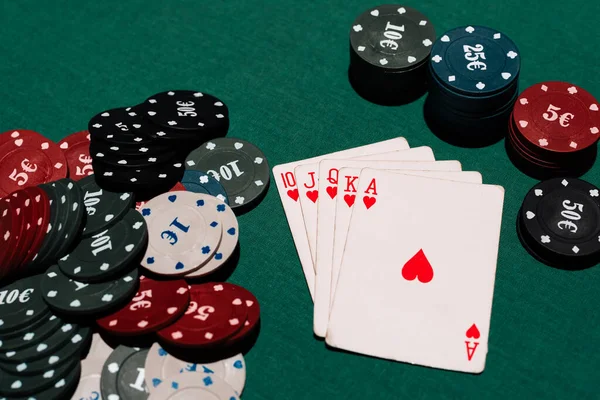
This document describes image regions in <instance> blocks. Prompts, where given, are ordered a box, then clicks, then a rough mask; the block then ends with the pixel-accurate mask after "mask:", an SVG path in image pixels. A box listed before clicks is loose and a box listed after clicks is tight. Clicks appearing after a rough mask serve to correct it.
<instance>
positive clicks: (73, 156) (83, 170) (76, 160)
mask: <svg viewBox="0 0 600 400" xmlns="http://www.w3.org/2000/svg"><path fill="white" fill-rule="evenodd" d="M58 147H60V149H61V150H62V152H63V154H64V155H65V158H66V160H67V165H68V166H69V178H71V179H72V180H74V181H78V180H80V179H82V178H85V177H86V176H88V175H92V174H93V173H94V168H93V167H92V157H91V156H90V133H89V132H88V131H80V132H75V133H73V134H71V135H69V136H67V137H66V138H64V139H62V140H61V141H60V142H58Z"/></svg>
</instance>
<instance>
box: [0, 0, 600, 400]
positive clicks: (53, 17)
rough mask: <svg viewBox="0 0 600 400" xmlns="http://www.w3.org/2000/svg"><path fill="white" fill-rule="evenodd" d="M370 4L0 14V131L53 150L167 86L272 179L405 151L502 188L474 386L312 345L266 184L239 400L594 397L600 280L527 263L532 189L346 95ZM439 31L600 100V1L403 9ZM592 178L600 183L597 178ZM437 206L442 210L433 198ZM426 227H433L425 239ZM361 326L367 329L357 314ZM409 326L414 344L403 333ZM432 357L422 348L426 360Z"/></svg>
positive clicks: (253, 246) (481, 153)
mask: <svg viewBox="0 0 600 400" xmlns="http://www.w3.org/2000/svg"><path fill="white" fill-rule="evenodd" d="M376 4H377V3H373V2H368V1H361V0H329V1H314V0H307V1H294V0H279V1H275V0H273V1H260V0H254V1H251V0H246V1H223V0H214V1H202V0H193V1H192V0H172V1H160V0H143V1H142V0H131V1H126V0H125V1H124V0H120V1H117V0H103V1H81V0H80V1H66V0H54V1H41V0H39V1H35V0H16V1H5V2H3V4H2V7H1V8H0V22H1V23H0V30H1V33H2V34H1V36H0V84H1V86H0V88H1V95H2V96H1V98H0V104H1V108H0V130H1V131H5V130H9V129H14V128H28V129H32V130H36V131H39V132H41V133H43V134H44V135H46V136H48V137H50V138H52V139H54V140H59V139H61V138H62V137H64V136H66V135H67V134H69V133H72V132H75V131H78V130H82V129H85V128H86V127H87V121H88V120H89V119H90V117H91V116H93V115H94V114H96V113H97V112H100V111H102V110H105V109H109V108H113V107H118V106H128V105H132V104H137V103H139V102H141V101H142V100H144V99H145V98H146V97H147V96H149V95H151V94H153V93H156V92H159V91H163V90H168V89H198V90H203V91H206V92H208V93H212V94H215V95H216V96H218V97H219V98H221V99H222V100H223V101H224V102H226V103H227V105H228V106H229V109H230V117H231V128H230V131H229V136H230V137H239V138H243V139H246V140H249V141H250V142H253V143H255V144H256V145H258V146H259V147H260V148H261V149H262V150H263V151H264V152H265V154H266V155H267V157H268V160H269V163H270V165H271V166H274V165H277V164H280V163H285V162H289V161H294V160H298V159H303V158H308V157H311V156H315V155H320V154H324V153H328V152H332V151H336V150H341V149H345V148H349V147H353V146H359V145H364V144H368V143H372V142H375V141H380V140H384V139H389V138H392V137H395V136H404V137H406V138H407V140H408V141H409V143H410V145H411V146H412V147H415V146H430V147H432V148H433V150H434V152H435V155H436V158H437V159H439V160H444V159H448V160H452V159H457V160H460V161H461V162H462V166H463V169H464V170H475V171H480V172H481V173H482V174H483V177H484V182H485V183H490V184H498V185H502V186H504V188H505V189H506V201H505V207H504V217H503V226H502V232H501V243H500V245H501V246H500V252H499V259H498V271H497V278H496V286H495V294H494V302H493V312H492V321H491V331H490V336H489V353H488V357H487V365H486V369H485V371H484V372H483V373H482V374H480V375H469V374H462V373H456V372H448V371H441V370H434V369H428V368H423V367H418V366H410V365H407V364H402V363H395V362H390V361H385V360H379V359H374V358H369V357H364V356H360V355H353V354H347V353H342V352H336V351H332V350H330V349H327V348H325V346H324V343H323V341H321V340H317V339H315V338H314V337H313V334H312V302H311V300H310V297H309V294H308V290H307V287H306V284H305V281H304V277H303V274H302V270H301V267H300V264H299V261H298V257H297V255H296V251H295V247H294V245H293V242H292V238H291V234H290V232H289V229H288V226H287V222H286V219H285V216H284V213H283V208H282V206H281V202H280V200H279V198H278V196H277V192H276V188H275V185H274V184H273V185H271V187H270V189H269V193H268V195H267V197H266V199H265V200H264V201H263V202H262V203H261V204H260V205H259V206H258V207H257V208H256V209H255V210H253V211H252V212H251V213H248V214H246V215H243V216H241V217H240V231H241V232H240V233H241V237H240V241H241V260H240V262H239V265H238V267H237V269H236V270H235V271H234V273H233V274H232V276H231V277H230V281H231V282H234V283H237V284H241V285H243V286H244V287H246V288H248V289H250V290H251V291H252V292H253V293H254V294H255V295H256V296H257V297H258V299H259V301H260V303H261V307H262V330H261V333H260V337H259V339H258V341H257V343H256V345H255V347H254V348H253V349H252V350H251V351H250V352H249V353H248V354H247V358H246V359H247V368H248V379H247V386H246V389H245V392H244V395H243V397H244V398H245V399H247V400H257V399H258V400H260V399H282V398H285V399H322V398H332V399H333V398H335V399H338V398H344V399H402V398H407V399H525V398H528V399H579V400H582V399H598V398H600V394H599V392H598V386H599V383H600V351H599V349H600V313H599V312H598V308H599V306H600V294H599V293H600V291H599V289H600V267H597V268H592V269H588V270H585V271H581V272H565V271H560V270H556V269H551V268H549V267H546V266H544V265H542V264H540V263H538V262H536V261H534V260H533V259H532V258H531V257H530V256H529V255H528V254H527V253H526V252H525V250H524V249H523V248H522V247H521V245H520V244H519V241H518V239H517V236H516V233H515V223H514V222H515V216H516V213H517V210H518V209H519V206H520V204H521V201H522V199H523V197H524V195H525V193H526V192H527V191H528V190H529V188H530V187H531V186H532V185H533V184H534V183H535V182H536V181H535V180H534V179H531V178H529V177H527V176H525V175H523V174H522V173H521V172H519V171H518V170H517V169H516V168H515V167H514V166H513V165H512V164H511V163H510V162H509V160H508V158H507V156H506V153H505V150H504V146H503V143H498V144H495V145H493V146H490V147H486V148H482V149H464V148H458V147H454V146H451V145H449V144H446V143H445V142H443V141H441V140H440V139H438V138H437V137H436V136H434V135H433V134H432V133H431V132H430V131H429V130H428V128H427V126H426V124H425V122H424V120H423V112H422V106H423V101H424V98H421V99H420V100H418V101H416V102H414V103H411V104H409V105H405V106H401V107H383V106H377V105H374V104H370V103H368V102H366V101H365V100H363V99H361V98H360V97H359V96H357V95H356V94H355V93H354V91H353V90H352V89H351V87H350V85H349V83H348V81H347V75H346V72H347V67H348V59H349V54H348V34H349V30H350V26H351V23H352V21H353V20H354V18H355V17H356V16H357V15H358V14H360V13H361V12H362V11H364V10H365V9H367V8H369V7H371V6H373V5H376ZM406 5H408V6H413V7H415V8H418V9H419V10H421V11H422V12H423V13H424V14H426V15H427V16H428V17H429V18H430V19H431V20H432V21H433V23H434V25H435V26H436V29H437V32H438V34H441V33H442V32H444V31H446V30H448V29H451V28H454V27H456V26H461V25H468V24H480V25H487V26H491V27H494V28H497V29H499V30H501V31H503V32H505V33H506V34H507V35H509V36H510V37H511V38H512V39H513V40H514V41H515V42H516V44H517V45H518V47H519V49H520V53H521V56H522V72H521V77H520V81H521V88H523V89H524V88H525V87H527V86H529V85H531V84H533V83H536V82H540V81H547V80H566V81H570V82H572V83H575V84H578V85H581V86H582V87H584V88H586V89H588V90H589V91H590V92H592V93H593V94H595V95H596V96H600V80H599V78H598V72H599V71H598V65H600V57H599V55H598V54H599V53H598V45H599V39H598V23H597V16H598V15H599V12H600V6H599V5H598V2H594V1H587V0H571V1H556V0H547V1H544V2H542V1H535V0H533V1H522V0H504V1H483V0H457V1H442V0H430V1H427V2H413V3H407V4H406ZM584 178H586V179H587V180H589V181H591V182H594V183H596V184H599V183H600V165H598V164H597V165H595V166H594V168H593V169H592V170H591V171H590V172H589V173H587V174H586V175H585V176H584ZM440 201H443V200H442V199H440ZM431 228H432V229H435V227H434V226H432V227H431ZM357 318H358V319H360V316H359V315H357ZM406 329H410V327H409V326H407V327H406ZM424 351H425V349H424Z"/></svg>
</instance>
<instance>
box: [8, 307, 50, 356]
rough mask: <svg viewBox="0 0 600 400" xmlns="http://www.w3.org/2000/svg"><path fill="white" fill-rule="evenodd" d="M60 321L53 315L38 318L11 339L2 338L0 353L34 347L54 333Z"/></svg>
mask: <svg viewBox="0 0 600 400" xmlns="http://www.w3.org/2000/svg"><path fill="white" fill-rule="evenodd" d="M61 323H62V321H61V320H60V319H59V318H57V317H56V316H55V315H53V314H49V316H46V315H45V316H44V317H41V318H39V320H38V321H36V322H33V323H32V325H31V326H28V327H27V329H25V330H24V331H20V332H18V333H16V334H14V335H11V337H6V338H2V339H1V340H0V351H2V352H7V351H11V350H19V349H22V348H24V347H28V346H31V345H35V344H36V343H39V342H40V341H42V340H44V339H46V338H47V337H48V336H50V335H51V334H52V333H54V331H56V330H57V329H58V328H59V326H60V324H61Z"/></svg>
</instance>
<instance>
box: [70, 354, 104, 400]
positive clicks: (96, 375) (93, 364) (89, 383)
mask: <svg viewBox="0 0 600 400" xmlns="http://www.w3.org/2000/svg"><path fill="white" fill-rule="evenodd" d="M104 361H106V360H102V359H99V358H87V359H85V360H83V361H81V378H80V379H79V382H78V385H77V389H76V390H75V393H74V394H73V397H72V399H98V400H99V399H101V398H102V397H101V394H100V377H101V376H102V366H103V365H104Z"/></svg>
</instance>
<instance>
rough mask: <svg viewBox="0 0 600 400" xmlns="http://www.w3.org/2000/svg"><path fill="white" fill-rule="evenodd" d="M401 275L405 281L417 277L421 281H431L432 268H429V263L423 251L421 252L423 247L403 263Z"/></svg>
mask: <svg viewBox="0 0 600 400" xmlns="http://www.w3.org/2000/svg"><path fill="white" fill-rule="evenodd" d="M402 277H403V278H404V279H406V280H407V281H413V280H414V279H415V278H418V279H419V282H421V283H429V282H431V280H432V279H433V268H431V264H430V263H429V260H428V259H427V257H426V256H425V253H423V249H421V250H419V251H418V252H417V254H415V255H414V256H412V258H411V259H410V260H408V261H407V262H406V264H404V267H402Z"/></svg>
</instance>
